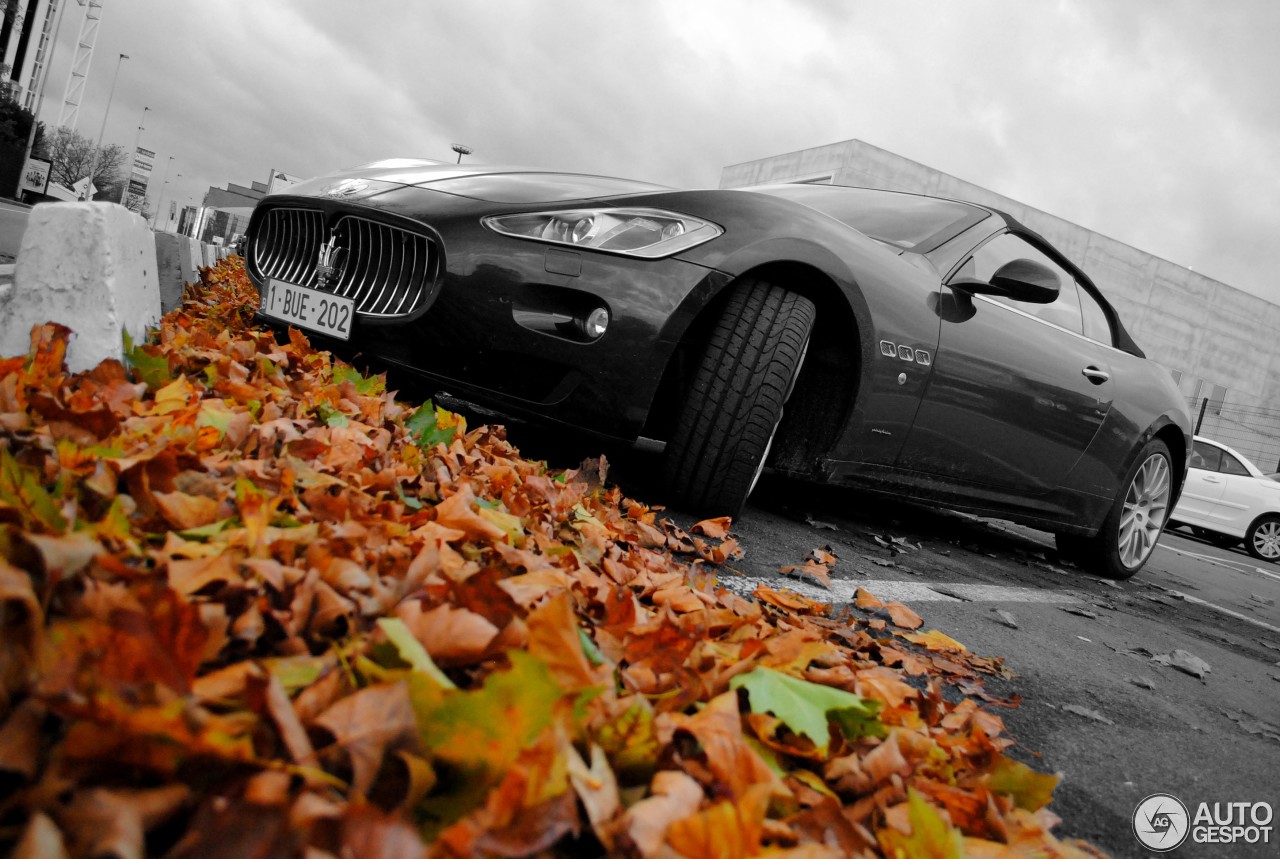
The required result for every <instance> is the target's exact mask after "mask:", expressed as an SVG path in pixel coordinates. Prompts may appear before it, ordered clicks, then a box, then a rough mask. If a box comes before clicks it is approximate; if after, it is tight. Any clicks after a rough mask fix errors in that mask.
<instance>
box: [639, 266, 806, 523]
mask: <svg viewBox="0 0 1280 859" xmlns="http://www.w3.org/2000/svg"><path fill="white" fill-rule="evenodd" d="M816 312H817V311H816V308H815V307H814V305H813V302H812V301H810V300H809V299H807V298H805V297H803V296H800V295H797V294H795V293H794V292H790V291H788V290H786V289H784V288H782V287H780V286H777V285H776V284H772V283H768V282H766V281H760V280H747V281H744V282H743V283H741V284H739V285H738V286H736V287H734V288H733V291H732V293H730V295H729V299H728V301H727V302H726V304H725V306H724V308H723V310H722V312H721V314H720V317H719V319H718V320H717V321H716V324H715V326H714V328H713V329H712V331H711V334H710V337H709V338H708V342H707V346H706V349H705V351H704V352H703V354H702V356H701V357H700V359H699V360H698V362H697V364H696V366H695V370H694V372H693V375H692V382H691V384H690V385H689V388H688V390H687V391H686V393H685V397H684V402H683V403H682V404H681V405H680V407H679V410H678V412H677V417H676V423H675V429H674V430H673V432H672V434H671V438H670V439H669V440H668V442H667V448H666V453H665V457H664V461H663V483H664V485H665V486H666V488H667V491H668V493H669V494H670V495H671V496H672V498H673V500H674V501H675V502H676V503H678V504H679V505H681V506H682V507H685V508H686V509H688V510H689V511H690V512H694V513H699V514H709V515H717V516H720V515H729V516H736V515H738V513H739V512H741V510H742V507H743V505H744V504H745V503H746V501H747V496H748V495H750V494H751V490H752V489H754V488H755V484H756V481H757V480H759V478H760V474H761V472H762V471H763V470H764V464H765V461H766V459H767V458H768V456H769V451H770V449H771V447H772V445H773V437H774V434H775V433H776V432H777V429H778V423H779V422H780V421H781V420H782V407H783V405H784V404H785V403H786V401H787V398H788V397H789V396H790V395H791V390H792V388H793V387H794V385H795V380H796V378H797V377H798V376H799V373H800V367H801V365H802V364H803V363H804V357H805V353H806V351H807V350H808V347H809V335H810V333H811V331H812V330H813V322H814V317H815V315H816Z"/></svg>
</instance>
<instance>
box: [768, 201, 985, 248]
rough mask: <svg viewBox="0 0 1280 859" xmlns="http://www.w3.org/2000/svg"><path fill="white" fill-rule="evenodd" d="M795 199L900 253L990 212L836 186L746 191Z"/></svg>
mask: <svg viewBox="0 0 1280 859" xmlns="http://www.w3.org/2000/svg"><path fill="white" fill-rule="evenodd" d="M750 190H752V191H760V192H762V193H765V194H772V195H774V196H775V197H785V198H786V199H788V200H794V201H795V202H797V203H802V204H804V205H806V206H809V207H810V208H813V209H817V210H818V211H819V212H823V213H824V214H827V215H830V216H831V217H833V218H835V219H836V220H837V221H841V222H843V223H845V224H848V225H849V226H851V227H853V228H854V229H855V230H857V231H858V232H860V233H863V234H865V235H868V236H870V237H871V238H873V239H877V240H879V241H882V242H884V243H886V244H890V245H893V246H894V247H897V248H901V249H903V250H905V251H914V252H916V253H926V252H928V251H931V250H933V249H934V248H936V247H937V246H938V245H940V244H942V243H943V242H945V241H946V240H947V239H949V238H951V237H952V236H954V235H956V234H957V233H959V232H960V231H961V230H964V229H966V228H968V227H971V226H973V225H974V224H976V223H978V221H981V220H982V219H983V218H985V217H987V216H988V215H989V214H990V213H988V212H987V211H985V210H983V209H979V208H978V207H977V206H971V205H969V204H968V203H959V202H956V201H954V200H939V199H937V198H936V197H921V196H919V195H917V194H902V193H898V192H896V191H877V190H874V189H871V188H846V187H843V186H840V185H762V186H760V187H756V188H751V189H750Z"/></svg>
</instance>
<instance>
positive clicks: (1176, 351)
mask: <svg viewBox="0 0 1280 859" xmlns="http://www.w3.org/2000/svg"><path fill="white" fill-rule="evenodd" d="M767 182H814V183H826V184H835V185H854V186H861V187H868V188H882V189H885V190H893V191H911V192H914V193H920V194H933V195H936V196H940V197H950V198H953V199H957V200H969V201H972V202H975V203H979V204H981V205H986V206H990V207H992V208H995V209H999V210H1001V211H1003V212H1006V213H1008V214H1010V215H1012V216H1013V217H1015V218H1017V219H1018V220H1019V221H1021V222H1022V223H1024V224H1026V225H1027V226H1028V227H1030V228H1031V229H1033V230H1035V231H1036V232H1038V233H1040V234H1041V235H1043V236H1044V237H1045V238H1046V239H1048V240H1049V241H1050V242H1051V243H1053V244H1054V245H1055V246H1056V247H1057V248H1058V249H1059V250H1061V251H1062V252H1063V253H1064V254H1066V255H1067V257H1069V258H1070V259H1071V260H1072V261H1073V262H1075V263H1076V264H1077V265H1079V266H1080V267H1081V268H1082V269H1084V270H1085V272H1087V273H1088V274H1089V276H1090V278H1092V279H1093V281H1094V283H1096V284H1097V285H1098V288H1099V289H1101V290H1102V292H1103V294H1104V295H1105V296H1106V297H1107V299H1108V300H1109V301H1110V302H1111V303H1112V304H1113V305H1114V306H1115V308H1116V310H1117V311H1118V312H1119V313H1120V316H1121V318H1122V319H1123V320H1124V324H1125V327H1126V328H1127V329H1128V330H1129V333H1130V334H1132V335H1133V338H1134V340H1135V341H1137V343H1138V345H1139V346H1141V347H1142V349H1143V351H1145V352H1146V353H1147V357H1149V358H1151V359H1152V360H1155V361H1157V362H1159V363H1160V364H1163V365H1164V366H1165V367H1167V368H1169V370H1170V372H1171V373H1172V374H1173V376H1174V378H1175V379H1177V380H1178V385H1179V387H1180V388H1181V390H1182V392H1183V394H1184V395H1185V396H1186V397H1187V400H1188V403H1189V404H1190V405H1191V406H1192V408H1193V410H1195V412H1196V416H1197V417H1198V416H1199V415H1200V410H1201V408H1203V410H1204V412H1203V419H1202V420H1203V423H1202V425H1201V428H1200V432H1201V434H1203V435H1207V436H1210V437H1212V438H1217V439H1219V440H1221V441H1223V442H1224V443H1225V444H1228V445H1230V446H1232V447H1235V448H1236V449H1238V450H1239V451H1240V452H1241V453H1244V454H1245V455H1246V456H1248V457H1250V458H1251V459H1253V460H1254V462H1255V463H1257V464H1258V466H1259V467H1260V468H1262V469H1263V470H1264V471H1272V470H1277V469H1280V464H1278V463H1280V336H1277V332H1280V304H1275V303H1273V302H1270V301H1267V300H1265V299H1263V298H1259V297H1257V296H1254V295H1250V294H1249V293H1246V292H1243V291H1242V290H1239V289H1236V288H1234V287H1232V286H1229V285H1227V284H1225V283H1222V282H1220V281H1216V280H1213V279H1212V278H1208V277H1205V276H1204V275H1201V274H1198V273H1196V272H1193V271H1191V270H1190V269H1187V268H1186V267H1184V266H1180V265H1177V264H1175V263H1172V262H1169V261H1168V260H1164V259H1161V258H1159V257H1156V256H1153V255H1152V254H1149V253H1145V252H1143V251H1140V250H1138V249H1137V248H1134V247H1130V246H1129V245H1126V244H1124V243H1123V242H1119V241H1117V240H1115V239H1112V238H1109V237H1107V236H1104V235H1102V234H1101V233H1096V232H1093V231H1092V230H1087V229H1085V228H1084V227H1081V226H1078V225H1076V224H1073V223H1071V222H1070V221H1067V220H1064V219H1063V218H1059V217H1057V216H1056V215H1052V214H1050V213H1048V212H1043V211H1041V210H1039V209H1035V208H1033V207H1031V206H1028V205H1026V204H1024V203H1020V202H1018V201H1017V200H1013V199H1010V198H1008V197H1005V196H1002V195H1000V194H997V193H995V192H994V191H990V190H988V189H986V188H983V187H981V186H979V185H975V184H973V183H971V182H966V181H964V180H962V179H957V178H956V177H954V176H951V175H948V174H946V173H943V172H941V171H938V170H934V169H933V168H931V167H927V166H925V165H923V164H919V163H917V162H915V161H912V160H910V159H907V158H903V157H902V156H900V155H895V154H894V153H892V152H888V151H886V150H884V149H880V148H878V147H875V146H872V145H870V144H868V143H864V142H862V141H860V140H846V141H842V142H840V143H833V144H830V145H828V146H819V147H815V148H812V149H805V150H801V151H799V152H789V153H786V154H783V155H775V156H771V157H768V158H762V159H759V160H756V161H749V162H746V163H743V164H734V165H731V166H728V167H725V168H724V169H723V170H722V172H721V177H720V187H721V188H741V187H745V186H748V185H758V184H763V183H767Z"/></svg>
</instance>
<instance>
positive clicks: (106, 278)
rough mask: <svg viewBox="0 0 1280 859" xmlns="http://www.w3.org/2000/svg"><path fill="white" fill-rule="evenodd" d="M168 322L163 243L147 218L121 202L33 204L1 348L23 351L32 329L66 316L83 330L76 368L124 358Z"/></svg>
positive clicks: (71, 361) (1, 316)
mask: <svg viewBox="0 0 1280 859" xmlns="http://www.w3.org/2000/svg"><path fill="white" fill-rule="evenodd" d="M159 321H160V283H159V279H158V277H157V274H156V246H155V240H154V239H153V238H152V234H151V231H150V230H149V229H148V228H147V223H146V221H144V220H143V219H142V218H141V217H140V216H138V215H136V214H134V213H133V212H130V211H129V210H128V209H125V208H124V207H123V206H119V205H117V204H115V203H47V204H44V205H41V206H36V207H35V208H34V209H32V211H31V217H30V220H29V223H28V225H27V231H26V234H25V235H24V236H23V238H22V247H21V249H20V250H19V252H18V261H17V264H16V266H15V269H14V284H13V290H12V292H11V293H10V295H9V298H8V300H7V301H6V302H5V304H4V306H3V307H0V355H22V354H26V352H27V350H28V349H29V348H30V342H31V328H32V326H34V325H41V324H43V323H45V322H59V323H61V324H63V325H65V326H67V327H68V328H70V329H71V330H72V331H74V332H75V333H76V336H75V337H74V338H73V339H72V341H71V344H70V346H69V348H68V350H67V366H68V367H69V368H70V369H71V371H72V372H79V371H81V370H89V369H92V368H93V367H95V366H97V365H98V363H99V362H101V361H103V360H104V359H106V358H119V357H120V356H121V353H122V348H123V340H122V335H123V332H124V331H126V330H127V331H128V332H129V334H130V335H131V336H132V337H133V339H134V340H135V341H139V340H142V339H143V338H144V337H145V336H146V333H147V329H148V328H149V327H151V326H154V325H156V324H157V323H159Z"/></svg>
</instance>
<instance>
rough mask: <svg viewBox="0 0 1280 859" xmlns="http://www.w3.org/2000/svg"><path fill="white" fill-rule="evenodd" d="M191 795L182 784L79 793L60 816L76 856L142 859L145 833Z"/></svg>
mask: <svg viewBox="0 0 1280 859" xmlns="http://www.w3.org/2000/svg"><path fill="white" fill-rule="evenodd" d="M189 794H190V791H188V789H187V787H186V785H182V784H171V785H166V786H165V787H158V788H153V789H151V790H105V789H101V788H95V789H93V790H84V791H78V792H77V793H76V794H75V796H74V797H73V798H72V800H71V803H70V804H69V805H68V806H67V808H66V810H65V812H64V813H63V814H62V815H61V819H62V829H63V831H64V832H65V833H66V834H67V837H68V838H69V839H70V841H71V844H72V852H73V853H74V854H76V855H80V856H116V857H121V859H142V857H143V855H144V852H143V847H144V843H143V842H144V839H145V837H146V833H147V832H148V831H150V830H151V829H152V828H153V827H154V826H156V825H157V824H158V823H160V822H161V821H163V820H165V819H166V818H168V817H169V816H171V815H172V814H173V813H174V812H176V811H177V810H178V809H179V808H181V807H182V804H183V803H184V802H186V800H187V797H188V795H189Z"/></svg>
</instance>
